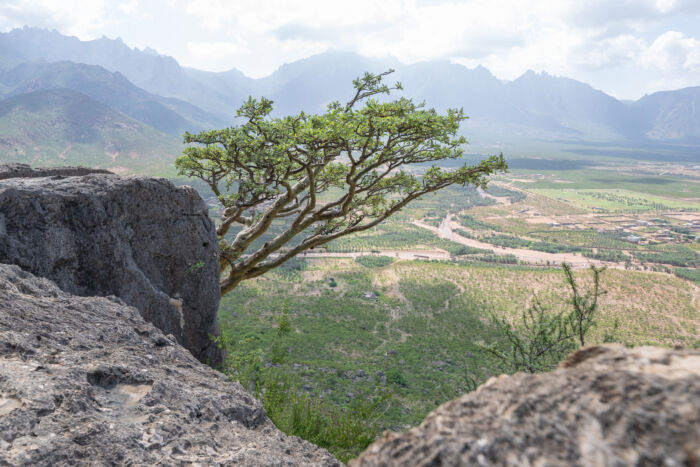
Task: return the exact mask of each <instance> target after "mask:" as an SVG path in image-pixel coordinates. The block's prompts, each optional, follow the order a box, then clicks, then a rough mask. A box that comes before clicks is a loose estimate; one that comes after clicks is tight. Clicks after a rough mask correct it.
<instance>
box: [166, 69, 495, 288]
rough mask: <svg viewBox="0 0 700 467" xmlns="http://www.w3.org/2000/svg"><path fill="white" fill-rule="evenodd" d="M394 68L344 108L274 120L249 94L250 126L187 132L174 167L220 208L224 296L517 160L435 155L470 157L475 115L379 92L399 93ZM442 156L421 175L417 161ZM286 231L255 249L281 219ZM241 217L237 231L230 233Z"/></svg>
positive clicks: (265, 104)
mask: <svg viewBox="0 0 700 467" xmlns="http://www.w3.org/2000/svg"><path fill="white" fill-rule="evenodd" d="M391 72H392V70H390V71H388V72H385V73H381V74H378V75H375V74H370V73H366V74H365V75H364V76H363V77H362V78H359V79H356V80H355V81H354V82H353V84H354V87H355V94H354V96H353V97H352V99H350V101H349V102H347V103H346V104H344V105H343V104H341V103H339V102H333V103H331V104H330V105H329V106H328V110H327V111H326V113H324V114H322V115H309V114H306V113H303V112H302V113H300V114H298V115H293V116H287V117H284V118H272V117H271V115H270V113H271V111H272V101H270V100H268V99H265V98H261V99H260V100H255V99H252V98H249V99H248V101H247V102H246V103H245V104H243V106H241V108H240V109H238V112H237V117H239V118H241V119H242V120H243V121H242V123H241V124H240V125H238V126H234V127H231V128H225V129H222V130H213V131H203V132H201V133H199V134H196V135H194V134H190V133H186V134H185V138H184V139H185V143H187V144H189V146H188V147H187V148H186V149H185V151H184V153H183V155H182V156H180V157H179V158H178V159H177V160H176V161H175V164H176V166H177V168H178V170H179V173H180V174H181V175H186V176H191V177H196V178H199V179H201V180H203V181H204V182H206V183H207V184H208V185H209V186H210V187H211V189H212V191H213V192H214V194H215V195H216V197H217V199H218V200H219V202H220V203H221V205H222V208H223V210H222V215H221V220H220V223H219V225H218V228H217V234H218V236H219V245H220V253H221V255H220V267H221V273H222V274H221V293H222V295H223V294H226V293H228V292H230V291H231V290H233V289H234V288H235V287H236V286H237V285H238V284H240V282H241V281H243V280H246V279H251V278H254V277H257V276H260V275H261V274H264V273H265V272H267V271H269V270H271V269H273V268H275V267H277V266H280V265H281V264H283V263H284V262H285V261H288V260H289V259H291V258H294V257H295V256H296V255H298V254H299V253H302V252H304V251H306V250H308V249H310V248H314V247H318V246H321V245H323V244H325V243H328V242H330V241H331V240H334V239H336V238H339V237H342V236H345V235H350V234H353V233H355V232H360V231H363V230H367V229H369V228H371V227H374V226H376V225H377V224H379V223H380V222H382V221H383V220H384V219H386V218H388V217H389V216H391V215H392V214H395V213H396V212H398V211H399V210H400V209H401V208H403V207H404V206H406V205H407V204H408V203H410V202H411V201H413V200H415V199H417V198H419V197H421V196H423V195H425V194H427V193H432V192H435V191H438V190H440V189H442V188H445V187H447V186H450V185H454V184H457V185H467V184H469V185H474V186H478V187H485V186H486V183H487V180H488V176H489V175H491V174H493V173H495V172H497V171H501V170H505V169H506V168H507V166H506V163H505V161H504V159H503V155H498V156H491V157H489V158H488V159H486V160H483V161H481V162H480V163H479V164H477V165H475V166H467V165H465V166H463V167H460V168H457V169H452V170H448V169H443V168H440V167H438V165H437V163H439V162H440V161H444V160H449V159H459V158H460V157H461V156H462V146H463V145H464V144H466V140H465V139H464V138H463V137H460V136H458V135H457V132H458V130H459V125H460V123H461V122H462V121H463V120H464V119H465V118H466V117H465V116H464V113H463V111H462V110H461V109H460V110H456V109H450V110H448V111H447V112H446V113H445V114H440V113H438V112H436V111H435V110H434V109H426V108H424V106H423V104H415V103H414V102H413V101H412V100H411V99H406V98H400V99H397V100H393V101H388V102H386V101H380V100H378V99H377V96H379V95H381V94H389V93H390V91H392V90H395V89H401V84H400V83H396V84H395V85H394V86H393V87H392V86H388V85H386V84H384V82H383V80H384V77H385V76H386V75H387V74H389V73H391ZM421 163H433V164H432V165H431V166H430V168H428V169H426V170H425V171H424V172H422V173H417V172H416V171H415V170H407V169H412V168H415V165H413V166H412V164H421ZM278 220H284V222H283V224H282V225H283V227H282V228H281V231H280V232H279V233H278V234H277V235H276V236H275V237H274V238H271V239H269V240H268V241H266V242H265V243H264V244H263V245H262V246H260V247H259V248H255V249H253V248H251V245H252V244H253V242H254V241H255V240H256V239H258V238H260V237H261V236H262V235H263V234H264V233H265V232H266V231H267V230H268V229H269V228H270V227H271V226H272V225H273V222H275V221H278ZM235 225H238V226H239V227H238V228H237V229H236V230H237V233H235V235H231V234H229V235H227V234H228V233H229V231H230V230H231V228H232V227H233V226H235Z"/></svg>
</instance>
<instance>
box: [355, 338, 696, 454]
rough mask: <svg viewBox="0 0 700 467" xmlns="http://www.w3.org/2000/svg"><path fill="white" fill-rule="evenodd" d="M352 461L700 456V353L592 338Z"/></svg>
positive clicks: (436, 414)
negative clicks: (552, 364) (590, 343)
mask: <svg viewBox="0 0 700 467" xmlns="http://www.w3.org/2000/svg"><path fill="white" fill-rule="evenodd" d="M350 465H351V466H388V465H415V466H428V465H431V466H435V465H480V466H481V465H483V466H485V465H509V466H536V465H539V466H555V465H580V466H604V465H611V466H612V465H617V466H622V465H641V466H657V465H669V466H670V465H679V466H680V465H687V466H697V465H700V352H698V351H693V350H667V349H659V348H654V347H641V348H636V349H625V348H623V347H620V346H597V347H589V348H586V349H583V350H581V351H579V352H577V353H575V354H573V355H571V356H570V357H569V358H568V359H567V360H566V361H565V362H564V363H563V364H562V366H561V368H560V369H558V370H557V371H555V372H552V373H545V374H538V375H526V374H516V375H514V376H502V377H500V378H493V379H491V380H490V381H488V382H487V383H486V384H484V385H483V386H481V387H480V388H479V389H478V390H477V391H476V392H472V393H469V394H466V395H464V396H462V397H460V398H459V399H456V400H454V401H452V402H448V403H446V404H444V405H442V406H441V407H439V408H438V409H436V410H435V411H433V412H432V413H431V414H430V415H428V417H427V418H426V419H425V421H424V422H423V423H422V424H421V425H420V426H418V427H416V428H413V429H412V430H410V431H408V432H406V433H403V434H396V433H391V434H389V433H387V434H385V436H384V437H383V438H382V439H380V440H379V441H377V442H375V443H374V444H373V445H371V446H370V447H369V448H367V450H366V451H365V452H364V453H362V454H361V455H360V457H359V458H358V459H356V460H355V461H354V462H351V463H350Z"/></svg>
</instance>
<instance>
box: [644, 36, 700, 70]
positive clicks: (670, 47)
mask: <svg viewBox="0 0 700 467" xmlns="http://www.w3.org/2000/svg"><path fill="white" fill-rule="evenodd" d="M641 62H642V63H643V64H644V65H647V66H649V67H654V68H657V69H659V70H662V71H667V72H675V71H696V70H697V71H700V41H699V40H697V39H695V38H693V37H685V35H684V34H683V33H681V32H678V31H668V32H666V33H664V34H662V35H660V36H659V37H658V38H656V40H655V41H654V43H653V44H651V46H650V47H649V48H648V49H647V50H646V51H645V53H644V55H643V57H642V60H641Z"/></svg>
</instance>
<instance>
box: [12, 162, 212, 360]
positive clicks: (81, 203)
mask: <svg viewBox="0 0 700 467" xmlns="http://www.w3.org/2000/svg"><path fill="white" fill-rule="evenodd" d="M3 178H4V179H3ZM0 262H2V263H10V264H16V265H18V266H20V267H22V268H23V269H24V270H26V271H29V272H31V273H32V274H34V275H37V276H41V277H46V278H48V279H51V280H52V281H54V282H55V283H56V284H57V285H58V286H59V287H60V288H61V289H63V290H64V291H66V292H69V293H71V294H74V295H81V296H93V295H98V296H107V295H116V296H118V297H120V298H121V299H122V300H124V301H125V302H126V303H127V304H129V305H132V306H135V307H136V308H138V309H139V311H140V312H141V314H142V315H143V317H144V318H145V319H146V320H147V321H149V322H151V323H153V324H154V325H156V326H157V327H158V328H160V329H161V330H162V331H163V332H165V333H166V334H172V335H174V336H175V337H176V339H177V340H178V342H180V343H181V344H182V345H183V346H184V347H185V348H187V349H189V350H190V351H191V352H192V353H193V354H194V355H195V356H196V357H197V358H199V359H200V360H202V361H209V362H211V363H216V362H218V361H219V360H220V357H221V354H220V352H219V351H218V349H217V348H216V346H215V345H214V344H213V343H212V342H211V340H210V335H218V327H217V321H216V319H217V311H218V306H219V288H218V283H219V266H218V246H217V240H216V232H215V228H214V224H213V222H212V221H211V220H210V219H209V217H208V215H207V208H206V205H205V204H204V202H203V201H202V199H201V198H200V197H199V195H198V194H197V193H196V192H195V191H194V190H193V189H191V188H189V187H175V186H174V185H173V184H172V183H170V182H169V181H167V180H165V179H159V178H124V177H120V176H118V175H114V174H110V173H105V171H100V170H92V169H84V168H75V167H60V168H53V169H32V168H30V167H28V166H26V165H21V164H13V165H6V166H0Z"/></svg>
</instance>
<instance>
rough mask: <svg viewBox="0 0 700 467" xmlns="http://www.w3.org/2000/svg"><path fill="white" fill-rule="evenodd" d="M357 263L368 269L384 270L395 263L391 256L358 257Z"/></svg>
mask: <svg viewBox="0 0 700 467" xmlns="http://www.w3.org/2000/svg"><path fill="white" fill-rule="evenodd" d="M355 262H356V263H358V264H361V265H362V266H364V267H366V268H383V267H384V266H388V265H390V264H391V263H393V262H394V258H392V257H391V256H358V257H357V258H355Z"/></svg>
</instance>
